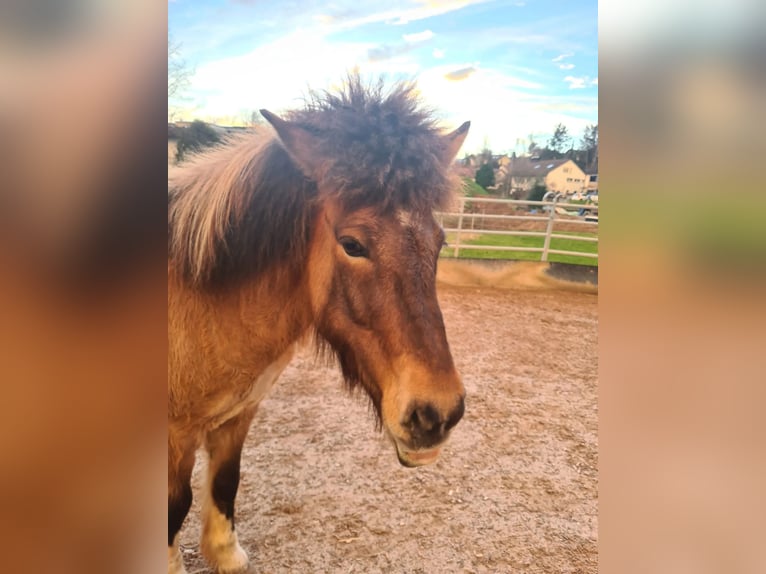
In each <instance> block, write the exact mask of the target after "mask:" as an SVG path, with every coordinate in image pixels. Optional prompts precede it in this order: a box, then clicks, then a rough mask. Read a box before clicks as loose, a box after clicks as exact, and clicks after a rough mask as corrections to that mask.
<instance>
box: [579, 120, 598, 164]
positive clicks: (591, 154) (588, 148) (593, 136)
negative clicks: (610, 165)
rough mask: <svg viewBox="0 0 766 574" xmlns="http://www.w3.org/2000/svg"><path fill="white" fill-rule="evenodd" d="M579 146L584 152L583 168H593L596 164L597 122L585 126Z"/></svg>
mask: <svg viewBox="0 0 766 574" xmlns="http://www.w3.org/2000/svg"><path fill="white" fill-rule="evenodd" d="M580 148H581V149H582V151H583V152H584V158H583V162H584V163H585V169H586V170H588V169H595V168H596V166H598V124H591V125H589V126H586V128H585V133H584V134H583V136H582V140H580Z"/></svg>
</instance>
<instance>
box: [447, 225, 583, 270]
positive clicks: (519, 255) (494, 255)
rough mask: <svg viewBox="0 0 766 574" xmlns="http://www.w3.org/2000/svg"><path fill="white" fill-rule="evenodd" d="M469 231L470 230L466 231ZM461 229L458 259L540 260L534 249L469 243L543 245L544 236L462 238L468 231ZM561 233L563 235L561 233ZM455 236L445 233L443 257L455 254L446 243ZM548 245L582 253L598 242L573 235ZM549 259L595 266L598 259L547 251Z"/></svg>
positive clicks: (487, 235) (449, 243)
mask: <svg viewBox="0 0 766 574" xmlns="http://www.w3.org/2000/svg"><path fill="white" fill-rule="evenodd" d="M468 233H470V232H468ZM468 233H466V232H464V233H463V237H462V238H461V241H460V254H459V257H460V259H516V260H521V261H540V258H541V256H542V253H536V252H531V251H495V250H489V249H471V248H470V247H467V246H468V245H493V246H494V245H503V246H507V247H511V246H513V247H540V248H542V247H543V244H544V243H545V238H544V237H525V236H521V237H517V236H514V235H499V234H496V233H483V234H481V235H479V236H478V237H473V238H471V239H465V236H466V235H467V234H468ZM564 233H566V234H567V235H572V236H578V235H579V236H583V237H595V235H594V234H593V233H577V232H571V231H570V232H564ZM564 233H562V235H563V234H564ZM455 239H456V234H455V233H450V234H448V235H447V245H448V246H447V247H445V248H444V249H443V250H442V255H443V256H445V257H454V251H455V250H454V248H453V247H449V245H451V244H454V243H455ZM550 248H551V249H560V250H562V251H582V252H585V253H598V243H594V242H591V241H578V240H576V239H556V238H552V239H551V246H550ZM548 261H556V262H560V263H576V264H579V265H593V266H598V259H594V258H591V257H582V256H577V255H558V254H554V253H550V254H549V255H548Z"/></svg>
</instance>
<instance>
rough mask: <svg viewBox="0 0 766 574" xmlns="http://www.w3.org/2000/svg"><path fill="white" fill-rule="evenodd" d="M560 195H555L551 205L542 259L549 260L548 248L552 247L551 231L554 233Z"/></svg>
mask: <svg viewBox="0 0 766 574" xmlns="http://www.w3.org/2000/svg"><path fill="white" fill-rule="evenodd" d="M557 200H558V196H554V197H553V203H552V204H551V205H550V212H549V213H548V227H547V228H546V229H545V242H544V243H543V256H542V257H541V258H540V260H541V261H548V249H550V247H551V233H553V222H554V221H555V219H556V201H557Z"/></svg>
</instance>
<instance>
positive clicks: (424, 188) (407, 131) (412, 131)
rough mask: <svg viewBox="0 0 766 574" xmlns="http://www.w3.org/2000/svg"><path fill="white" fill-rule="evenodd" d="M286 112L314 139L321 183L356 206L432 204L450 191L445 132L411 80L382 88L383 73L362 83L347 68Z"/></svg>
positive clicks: (444, 199) (444, 198)
mask: <svg viewBox="0 0 766 574" xmlns="http://www.w3.org/2000/svg"><path fill="white" fill-rule="evenodd" d="M287 119H288V120H289V121H291V122H294V123H296V124H298V125H300V126H302V127H303V128H305V129H306V130H307V131H309V132H311V133H312V134H313V136H314V138H315V140H316V141H317V142H318V144H319V145H318V147H319V149H321V150H322V151H321V153H322V156H323V165H324V170H323V171H324V178H323V181H321V182H319V183H320V184H323V185H321V187H323V188H324V189H325V190H328V191H335V192H336V193H337V194H338V195H339V196H340V197H341V198H342V200H343V201H344V202H347V203H349V204H351V205H352V206H354V207H356V206H362V205H369V206H380V207H383V208H390V207H404V208H407V209H422V210H432V209H434V208H438V207H442V206H444V204H445V203H447V202H448V201H449V199H450V198H451V196H452V192H453V190H454V180H453V179H452V178H451V177H450V171H449V170H448V169H446V166H445V163H444V157H443V152H444V140H443V133H442V131H441V130H440V129H439V128H438V127H437V125H436V121H435V119H434V117H433V113H432V112H431V111H430V110H428V109H427V108H425V107H423V106H422V104H421V103H420V101H419V99H418V97H417V95H416V88H415V85H414V84H413V83H399V84H396V85H395V86H394V87H393V88H392V89H391V90H390V91H388V92H386V91H385V90H384V86H383V83H382V82H381V81H379V82H378V83H377V84H375V85H371V86H366V85H364V84H363V82H362V80H361V79H360V77H359V76H358V75H352V76H349V77H348V78H347V80H346V82H345V85H344V87H343V88H342V89H341V90H339V91H338V92H327V91H325V92H312V93H311V94H310V96H309V98H308V100H307V102H306V107H305V108H304V109H302V110H296V111H292V112H289V113H288V114H287ZM450 159H451V158H450Z"/></svg>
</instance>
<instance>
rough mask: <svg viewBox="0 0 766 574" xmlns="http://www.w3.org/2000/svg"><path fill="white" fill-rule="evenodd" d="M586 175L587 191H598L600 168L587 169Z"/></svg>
mask: <svg viewBox="0 0 766 574" xmlns="http://www.w3.org/2000/svg"><path fill="white" fill-rule="evenodd" d="M585 177H586V179H587V181H586V183H587V185H586V186H585V192H586V193H587V192H589V191H595V192H596V193H598V170H587V171H586V172H585Z"/></svg>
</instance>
